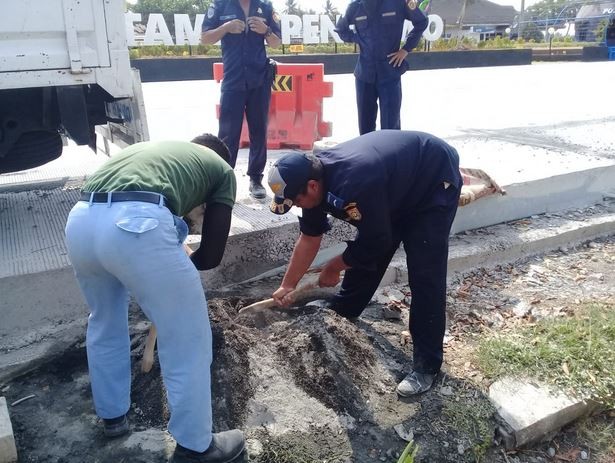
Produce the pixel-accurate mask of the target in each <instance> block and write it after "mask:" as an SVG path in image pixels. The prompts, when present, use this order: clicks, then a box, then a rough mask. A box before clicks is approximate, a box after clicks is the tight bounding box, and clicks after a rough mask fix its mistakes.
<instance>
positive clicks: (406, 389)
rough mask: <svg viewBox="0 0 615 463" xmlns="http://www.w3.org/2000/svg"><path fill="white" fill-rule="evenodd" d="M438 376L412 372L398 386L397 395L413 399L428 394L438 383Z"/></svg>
mask: <svg viewBox="0 0 615 463" xmlns="http://www.w3.org/2000/svg"><path fill="white" fill-rule="evenodd" d="M437 376H438V375H437V374H434V375H430V374H429V373H419V372H417V371H414V370H412V371H411V372H410V373H408V374H407V375H406V377H405V378H404V379H403V380H402V381H401V383H399V384H398V385H397V389H396V390H397V394H398V395H399V396H401V397H412V396H413V395H417V394H421V393H423V392H427V391H428V390H430V389H431V387H432V386H433V385H434V383H435V382H436V377H437Z"/></svg>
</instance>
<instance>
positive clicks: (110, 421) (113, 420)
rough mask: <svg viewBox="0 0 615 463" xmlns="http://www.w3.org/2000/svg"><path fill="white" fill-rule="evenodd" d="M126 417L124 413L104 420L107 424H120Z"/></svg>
mask: <svg viewBox="0 0 615 463" xmlns="http://www.w3.org/2000/svg"><path fill="white" fill-rule="evenodd" d="M125 417H126V415H125V414H124V415H120V416H118V417H117V418H109V419H107V418H103V421H104V422H105V424H108V425H114V424H119V423H121V422H122V421H124V418H125Z"/></svg>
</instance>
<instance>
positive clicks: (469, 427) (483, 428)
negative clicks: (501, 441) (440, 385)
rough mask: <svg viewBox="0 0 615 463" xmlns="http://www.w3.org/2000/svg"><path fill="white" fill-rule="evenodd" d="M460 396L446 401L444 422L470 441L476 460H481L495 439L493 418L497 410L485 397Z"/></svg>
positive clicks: (443, 413)
mask: <svg viewBox="0 0 615 463" xmlns="http://www.w3.org/2000/svg"><path fill="white" fill-rule="evenodd" d="M458 398H459V400H453V399H447V400H446V401H444V404H443V408H442V415H443V416H444V417H445V418H446V421H445V422H444V424H446V426H447V427H448V428H449V429H451V430H453V431H454V432H456V433H458V434H459V437H461V438H463V439H464V440H466V441H468V442H469V444H470V447H471V450H472V455H473V457H474V461H476V462H481V461H483V458H484V456H485V453H486V452H487V449H488V448H489V447H490V446H491V444H492V441H493V434H494V425H493V424H492V420H491V419H492V417H493V414H494V412H495V410H494V408H493V407H492V406H491V404H490V403H489V401H488V400H486V399H484V398H482V399H481V398H478V399H476V398H472V397H470V396H466V397H458Z"/></svg>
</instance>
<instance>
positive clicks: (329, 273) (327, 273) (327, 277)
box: [318, 265, 340, 288]
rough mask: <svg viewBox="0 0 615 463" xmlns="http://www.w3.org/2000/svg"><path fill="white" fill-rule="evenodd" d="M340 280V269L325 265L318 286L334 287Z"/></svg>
mask: <svg viewBox="0 0 615 463" xmlns="http://www.w3.org/2000/svg"><path fill="white" fill-rule="evenodd" d="M339 282H340V271H339V270H338V269H336V268H333V267H332V266H330V265H327V266H325V268H323V269H322V271H321V272H320V276H319V277H318V286H320V287H322V288H332V287H333V286H337V284H338V283H339Z"/></svg>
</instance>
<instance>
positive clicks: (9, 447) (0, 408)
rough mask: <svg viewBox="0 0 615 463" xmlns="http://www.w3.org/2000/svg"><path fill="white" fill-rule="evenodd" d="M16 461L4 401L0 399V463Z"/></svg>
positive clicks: (13, 438)
mask: <svg viewBox="0 0 615 463" xmlns="http://www.w3.org/2000/svg"><path fill="white" fill-rule="evenodd" d="M16 461H17V448H16V447H15V436H14V435H13V426H12V425H11V419H10V417H9V409H8V407H7V405H6V399H5V398H4V397H0V463H14V462H16Z"/></svg>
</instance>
